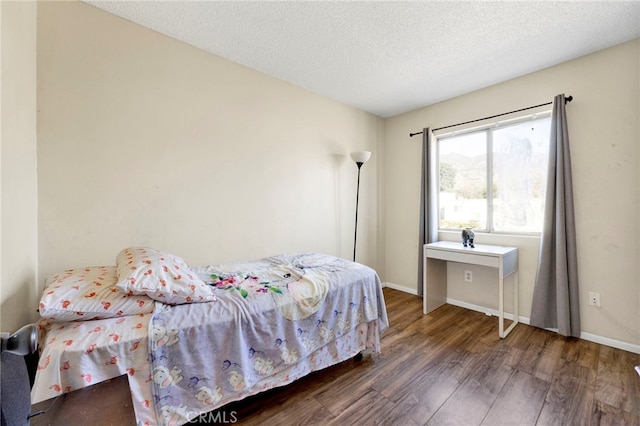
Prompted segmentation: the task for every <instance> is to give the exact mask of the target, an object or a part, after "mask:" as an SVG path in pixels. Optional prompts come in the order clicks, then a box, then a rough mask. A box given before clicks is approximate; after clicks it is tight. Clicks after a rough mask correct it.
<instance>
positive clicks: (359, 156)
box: [351, 151, 371, 262]
mask: <svg viewBox="0 0 640 426" xmlns="http://www.w3.org/2000/svg"><path fill="white" fill-rule="evenodd" d="M369 158H371V151H358V152H352V153H351V159H352V160H353V161H354V162H355V163H356V166H358V186H357V188H356V226H355V231H354V234H353V261H354V262H355V261H356V241H357V240H358V201H359V198H360V168H361V167H362V165H363V164H364V163H366V162H367V161H369Z"/></svg>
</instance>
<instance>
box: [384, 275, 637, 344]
mask: <svg viewBox="0 0 640 426" xmlns="http://www.w3.org/2000/svg"><path fill="white" fill-rule="evenodd" d="M382 286H383V287H389V288H392V289H394V290H398V291H402V292H405V293H409V294H413V295H414V296H417V295H418V291H417V289H416V290H414V289H410V288H407V287H405V286H401V285H398V284H393V283H389V282H385V283H382ZM447 303H448V304H450V305H454V306H459V307H461V308H465V309H469V310H471V311H477V312H482V313H483V314H485V315H491V316H498V310H497V309H491V308H487V307H485V306H479V305H474V304H472V303H467V302H462V301H460V300H456V299H449V298H447ZM504 317H505V318H507V319H509V320H512V319H513V314H510V313H508V312H505V313H504ZM518 320H519V321H520V322H521V323H522V324H526V325H529V323H530V321H531V319H530V318H528V317H523V316H519V317H518ZM548 330H549V331H553V332H556V333H557V332H558V330H557V329H555V330H554V329H548ZM580 338H581V339H582V340H587V341H589V342H594V343H598V344H601V345H605V346H610V347H612V348H616V349H622V350H623V351H628V352H633V353H636V354H640V345H634V344H633V343H629V342H623V341H621V340H615V339H610V338H609V337H603V336H599V335H597V334H593V333H587V332H584V331H583V332H581V333H580Z"/></svg>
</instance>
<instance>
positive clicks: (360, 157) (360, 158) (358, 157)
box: [351, 151, 371, 163]
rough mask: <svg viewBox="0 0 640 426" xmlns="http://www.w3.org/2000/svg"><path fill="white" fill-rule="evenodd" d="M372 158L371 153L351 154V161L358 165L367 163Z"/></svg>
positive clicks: (358, 152)
mask: <svg viewBox="0 0 640 426" xmlns="http://www.w3.org/2000/svg"><path fill="white" fill-rule="evenodd" d="M369 158H371V151H357V152H352V153H351V159H352V160H353V161H355V162H356V163H366V162H367V161H369Z"/></svg>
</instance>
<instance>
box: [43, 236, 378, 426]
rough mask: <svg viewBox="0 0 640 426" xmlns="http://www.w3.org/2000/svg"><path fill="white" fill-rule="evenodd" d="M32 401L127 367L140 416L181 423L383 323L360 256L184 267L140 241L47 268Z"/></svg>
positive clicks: (372, 345) (309, 364) (361, 338)
mask: <svg viewBox="0 0 640 426" xmlns="http://www.w3.org/2000/svg"><path fill="white" fill-rule="evenodd" d="M40 313H41V316H42V319H41V320H40V322H39V328H40V331H41V339H40V340H41V348H40V360H39V363H38V367H37V372H36V379H35V383H34V386H33V389H32V395H31V397H32V402H33V403H36V402H39V401H42V400H45V399H49V398H52V397H54V396H56V395H60V394H62V393H65V392H70V391H73V390H75V389H79V388H82V387H85V386H88V385H91V384H95V383H98V382H100V381H104V380H107V379H110V378H113V377H117V376H120V375H123V374H126V375H127V376H128V378H129V385H130V388H131V393H132V400H133V404H134V410H135V413H136V418H137V421H138V424H142V425H144V424H149V425H154V424H161V425H179V424H184V423H186V422H188V421H191V420H195V419H197V418H198V417H199V416H201V415H203V414H204V413H207V412H210V411H212V410H215V409H217V408H219V407H222V406H224V405H225V404H227V403H230V402H232V401H238V400H241V399H243V398H246V397H248V396H250V395H255V394H257V393H259V392H263V391H265V390H268V389H272V388H274V387H278V386H284V385H286V384H288V383H291V382H293V381H295V380H297V379H298V378H301V377H303V376H305V375H307V374H309V373H311V372H313V371H317V370H320V369H323V368H326V367H329V366H331V365H334V364H336V363H339V362H342V361H345V360H347V359H350V358H352V357H354V356H356V355H357V354H359V353H361V352H362V351H364V350H367V349H370V350H371V351H372V352H375V353H377V352H380V334H381V333H382V332H383V331H384V330H385V329H386V328H387V327H388V320H387V314H386V309H385V304H384V298H383V295H382V289H381V283H380V280H379V278H378V276H377V274H376V272H375V271H374V270H373V269H371V268H369V267H367V266H364V265H361V264H358V263H355V262H350V261H347V260H343V259H340V258H337V257H333V256H327V255H322V254H316V253H298V254H290V255H280V256H273V257H269V258H264V259H259V260H255V261H247V262H237V263H231V264H223V265H210V266H205V267H189V266H188V265H186V263H184V261H183V260H182V259H180V258H179V257H177V256H174V255H170V254H168V253H162V252H159V251H157V250H154V249H150V248H144V247H133V248H128V249H125V250H123V251H121V252H120V254H118V256H117V258H116V266H100V267H88V268H83V269H74V270H68V271H65V272H63V273H60V274H55V275H53V276H51V277H49V278H48V279H47V282H46V286H45V290H44V293H43V296H42V299H41V302H40Z"/></svg>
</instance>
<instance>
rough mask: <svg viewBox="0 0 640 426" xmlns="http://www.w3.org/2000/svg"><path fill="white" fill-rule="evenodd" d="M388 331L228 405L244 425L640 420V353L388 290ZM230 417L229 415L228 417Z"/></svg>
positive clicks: (636, 422)
mask: <svg viewBox="0 0 640 426" xmlns="http://www.w3.org/2000/svg"><path fill="white" fill-rule="evenodd" d="M384 294H385V299H386V303H387V311H388V314H389V322H390V328H389V329H388V330H387V331H386V332H385V333H384V335H383V339H382V354H379V355H370V354H365V356H364V358H363V360H362V361H355V360H350V361H346V362H344V363H341V364H339V365H336V366H334V367H331V368H328V369H325V370H322V371H318V372H315V373H313V374H311V375H309V376H307V377H305V378H303V379H301V380H299V381H297V382H295V383H293V384H291V385H289V386H286V387H283V388H278V389H274V390H272V391H269V392H266V393H263V394H260V395H257V396H254V397H251V398H248V399H245V400H244V401H239V402H237V403H233V404H230V405H228V406H226V407H223V408H222V409H221V410H220V411H219V412H218V413H217V414H218V417H217V418H219V419H221V420H223V418H226V420H227V421H229V420H237V424H243V425H264V424H267V425H276V424H278V425H374V424H379V425H403V426H404V425H425V424H426V425H439V424H446V425H490V426H493V425H637V426H640V376H638V374H637V373H636V372H635V370H634V368H633V367H634V366H635V365H640V355H638V354H634V353H630V352H626V351H622V350H619V349H613V348H610V347H608V346H603V345H598V344H596V343H592V342H588V341H584V340H579V339H567V338H564V337H562V336H559V335H557V334H554V333H551V332H547V331H544V330H541V329H537V328H535V327H530V326H527V325H524V324H519V325H518V326H516V328H515V329H514V330H513V332H512V333H511V334H510V335H509V336H507V338H506V339H504V340H501V339H500V338H498V332H497V327H498V324H497V321H498V320H497V318H496V317H487V316H485V315H484V314H482V313H478V312H474V311H469V310H466V309H463V308H459V307H455V306H451V305H445V306H443V307H441V308H439V309H438V310H436V311H434V312H432V313H431V314H429V315H422V299H421V298H419V297H417V296H412V295H409V294H406V293H402V292H400V291H397V290H391V289H388V288H385V289H384ZM223 415H224V416H223Z"/></svg>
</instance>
